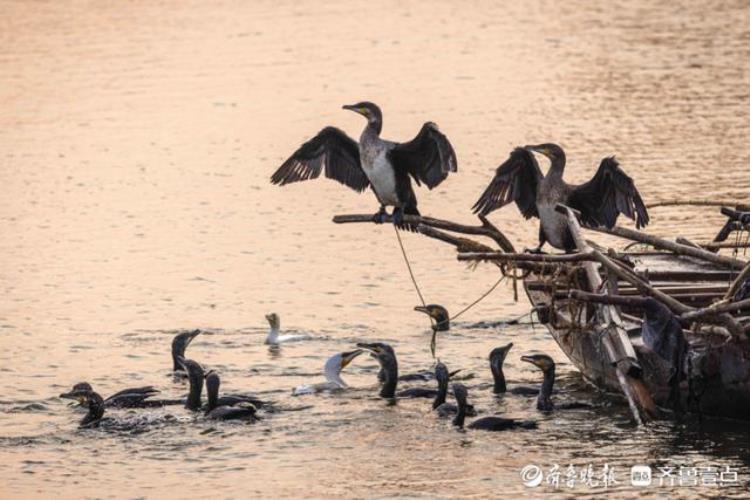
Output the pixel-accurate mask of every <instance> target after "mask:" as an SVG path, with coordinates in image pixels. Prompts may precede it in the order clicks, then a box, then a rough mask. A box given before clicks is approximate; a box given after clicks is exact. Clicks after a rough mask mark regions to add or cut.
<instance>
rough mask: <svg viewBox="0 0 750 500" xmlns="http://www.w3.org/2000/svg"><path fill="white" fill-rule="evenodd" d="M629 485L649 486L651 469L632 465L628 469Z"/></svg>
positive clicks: (646, 466)
mask: <svg viewBox="0 0 750 500" xmlns="http://www.w3.org/2000/svg"><path fill="white" fill-rule="evenodd" d="M630 484H632V485H633V486H650V485H651V467H649V466H648V465H634V466H633V467H631V468H630Z"/></svg>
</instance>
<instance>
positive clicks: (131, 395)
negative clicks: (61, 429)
mask: <svg viewBox="0 0 750 500" xmlns="http://www.w3.org/2000/svg"><path fill="white" fill-rule="evenodd" d="M85 392H94V389H93V388H92V387H91V384H89V383H88V382H79V383H77V384H76V385H74V386H73V389H72V390H71V391H70V392H66V393H63V394H60V397H61V398H65V399H76V400H78V399H79V398H78V397H77V395H78V394H81V393H85ZM159 392H160V391H159V390H158V389H155V388H154V387H153V386H150V385H148V386H144V387H132V388H130V389H123V390H121V391H119V392H116V393H114V394H112V395H111V396H109V397H108V398H107V399H104V400H103V401H102V404H103V405H104V406H105V407H108V408H153V407H156V406H166V405H172V404H180V403H181V402H182V400H179V399H149V398H151V397H152V396H154V395H155V394H158V393H159ZM79 402H80V401H79Z"/></svg>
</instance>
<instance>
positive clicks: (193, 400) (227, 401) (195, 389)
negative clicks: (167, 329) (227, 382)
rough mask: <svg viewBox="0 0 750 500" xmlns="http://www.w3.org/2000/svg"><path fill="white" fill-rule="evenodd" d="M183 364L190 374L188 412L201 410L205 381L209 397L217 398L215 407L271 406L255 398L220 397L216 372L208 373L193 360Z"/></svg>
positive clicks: (186, 405)
mask: <svg viewBox="0 0 750 500" xmlns="http://www.w3.org/2000/svg"><path fill="white" fill-rule="evenodd" d="M181 362H182V364H183V366H184V367H185V371H186V372H187V373H188V380H189V382H190V391H189V392H188V397H187V400H186V402H185V408H187V409H188V410H192V411H198V410H200V409H201V407H202V401H201V393H202V392H203V383H204V379H205V381H206V386H207V387H206V392H207V393H208V397H209V398H212V397H214V396H216V397H217V399H216V400H215V403H216V404H215V405H214V406H233V405H236V404H239V403H251V404H252V405H253V406H255V407H256V408H261V407H264V406H266V405H268V404H269V403H268V402H267V401H263V400H260V399H258V398H256V397H254V396H245V395H234V394H228V395H224V396H221V397H219V395H218V394H219V384H220V380H219V376H218V375H217V374H216V372H214V371H209V372H208V373H206V372H205V371H204V370H203V367H202V366H201V365H200V364H199V363H197V362H196V361H193V360H192V359H182V360H181ZM212 374H213V376H212Z"/></svg>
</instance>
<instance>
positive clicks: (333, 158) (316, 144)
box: [271, 102, 457, 230]
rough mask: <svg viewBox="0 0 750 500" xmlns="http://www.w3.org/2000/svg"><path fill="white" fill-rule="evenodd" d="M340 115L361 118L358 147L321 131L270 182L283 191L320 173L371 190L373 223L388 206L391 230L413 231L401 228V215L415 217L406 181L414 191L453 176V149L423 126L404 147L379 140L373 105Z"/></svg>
mask: <svg viewBox="0 0 750 500" xmlns="http://www.w3.org/2000/svg"><path fill="white" fill-rule="evenodd" d="M344 109H348V110H350V111H354V112H355V113H359V114H360V115H362V116H364V117H365V118H367V126H366V127H365V129H364V131H363V132H362V135H361V136H360V139H359V143H357V142H356V141H354V140H353V139H351V138H350V137H349V136H347V135H346V133H344V132H342V131H341V130H339V129H337V128H335V127H326V128H324V129H323V130H321V131H320V132H319V133H318V135H316V136H315V137H313V138H312V139H310V140H309V141H307V142H306V143H304V144H303V145H302V146H300V148H299V149H298V150H297V151H295V152H294V154H292V156H290V157H289V159H288V160H286V161H285V162H284V164H283V165H281V167H279V169H278V170H277V171H276V172H275V173H274V174H273V176H271V182H272V183H273V184H281V185H284V184H288V183H290V182H297V181H303V180H307V179H311V178H312V179H314V178H316V177H318V176H319V175H320V173H321V172H323V171H324V170H325V175H326V177H328V178H331V179H334V180H336V181H338V182H340V183H342V184H344V185H345V186H348V187H350V188H352V189H354V190H355V191H357V192H362V191H364V190H365V189H367V187H368V186H370V187H372V190H373V192H374V193H375V196H376V197H377V199H378V201H379V202H380V210H379V211H378V213H377V214H375V216H374V220H375V222H379V223H382V222H384V220H385V216H386V215H387V214H386V211H385V207H386V206H392V207H394V210H393V222H394V224H396V225H397V226H399V227H402V228H407V229H410V230H414V227H413V226H411V225H408V224H403V215H404V214H409V215H419V210H417V197H416V196H415V194H414V190H413V189H412V186H411V180H410V177H411V178H413V179H414V181H415V182H416V183H417V185H418V186H419V185H421V183H424V184H425V185H426V186H427V187H428V188H429V189H432V188H434V187H436V186H438V185H439V184H440V183H441V182H442V181H443V180H444V179H445V178H446V177H447V176H448V173H449V172H456V170H457V165H456V154H455V153H454V151H453V147H452V146H451V144H450V142H448V139H447V138H446V137H445V135H443V134H442V133H441V132H440V131H439V130H438V128H437V125H435V124H434V123H432V122H427V123H425V124H424V125H423V126H422V129H421V130H420V131H419V134H417V136H416V137H415V138H414V139H412V140H411V141H410V142H406V143H396V142H391V141H386V140H384V139H381V138H380V132H381V130H382V128H383V115H382V113H381V111H380V108H378V106H376V105H375V104H373V103H371V102H360V103H358V104H353V105H347V106H344Z"/></svg>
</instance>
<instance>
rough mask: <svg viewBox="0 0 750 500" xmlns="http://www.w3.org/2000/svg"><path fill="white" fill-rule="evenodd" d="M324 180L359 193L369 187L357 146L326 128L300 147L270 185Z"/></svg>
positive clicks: (352, 141)
mask: <svg viewBox="0 0 750 500" xmlns="http://www.w3.org/2000/svg"><path fill="white" fill-rule="evenodd" d="M323 169H325V174H326V177H328V178H329V179H334V180H336V181H339V182H340V183H341V184H343V185H345V186H348V187H350V188H352V189H354V190H355V191H357V192H362V191H364V190H365V189H367V186H369V185H370V181H369V180H368V179H367V175H365V172H364V170H362V165H361V163H360V161H359V147H358V146H357V143H356V142H355V141H354V140H353V139H351V138H350V137H349V136H347V135H346V134H345V133H344V132H342V131H341V130H339V129H337V128H336V127H326V128H324V129H323V130H321V131H320V132H319V133H318V135H316V136H315V137H313V138H312V139H310V140H309V141H307V142H306V143H304V144H303V145H302V146H300V147H299V149H297V151H295V152H294V153H293V154H292V156H290V157H289V159H287V160H286V161H285V162H284V164H283V165H281V167H279V169H278V170H277V171H276V172H274V174H273V175H272V176H271V183H273V184H280V185H282V186H283V185H284V184H289V183H290V182H297V181H305V180H307V179H315V178H316V177H318V176H319V175H320V172H322V171H323Z"/></svg>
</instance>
